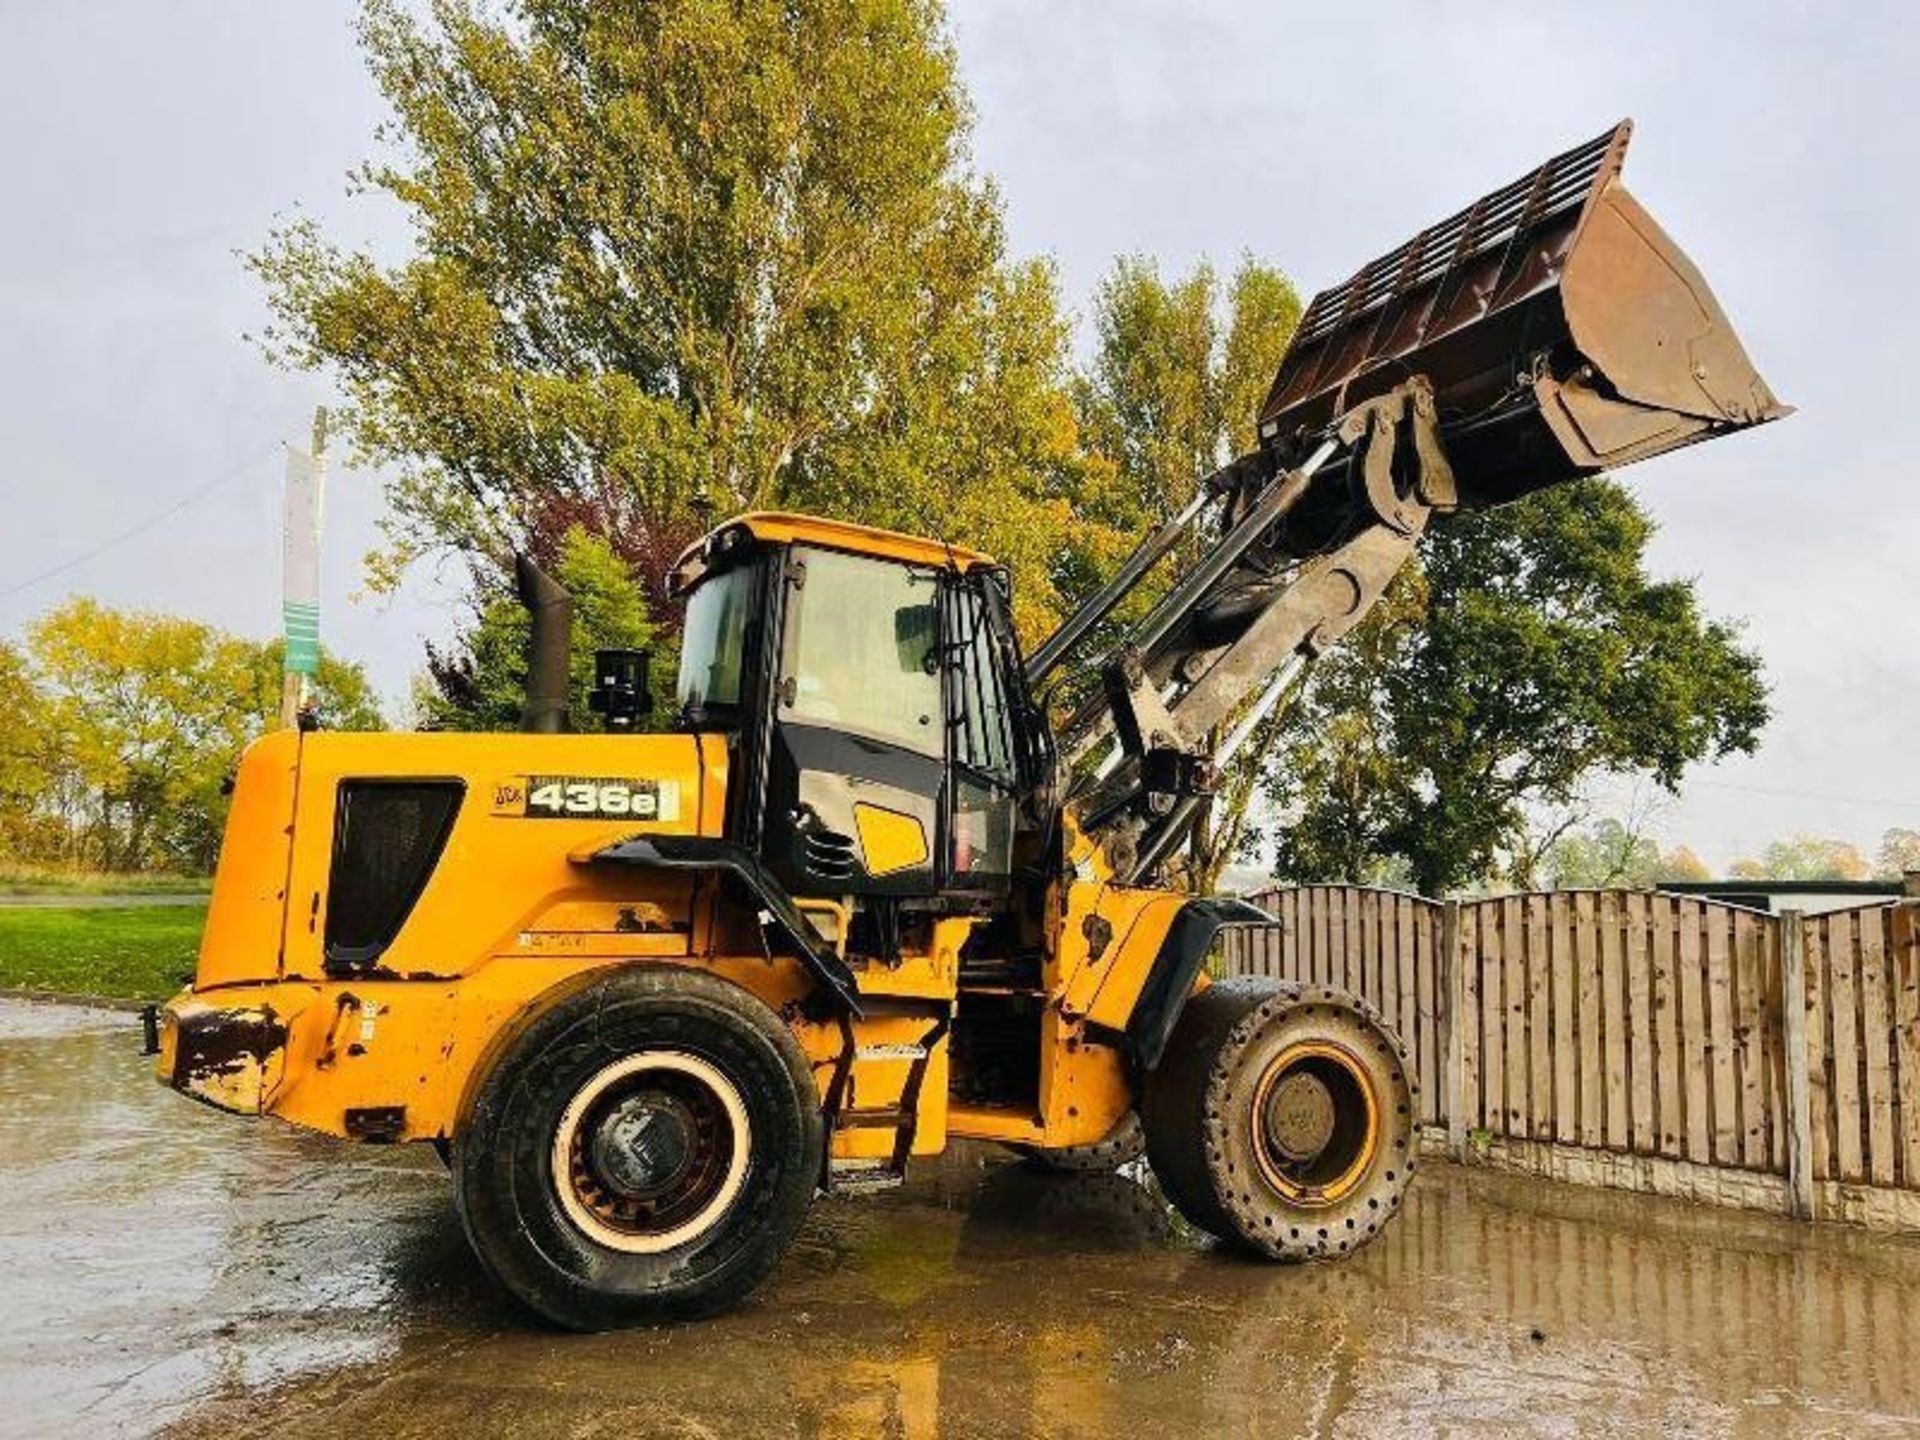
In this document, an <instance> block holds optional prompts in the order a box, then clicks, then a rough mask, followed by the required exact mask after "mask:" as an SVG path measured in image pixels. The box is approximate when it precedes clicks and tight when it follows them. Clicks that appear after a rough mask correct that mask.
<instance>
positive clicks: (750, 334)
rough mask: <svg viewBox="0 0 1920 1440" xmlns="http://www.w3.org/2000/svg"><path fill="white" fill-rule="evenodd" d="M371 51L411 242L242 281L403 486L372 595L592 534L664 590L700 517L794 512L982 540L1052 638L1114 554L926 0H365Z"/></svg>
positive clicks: (1047, 343) (370, 169)
mask: <svg viewBox="0 0 1920 1440" xmlns="http://www.w3.org/2000/svg"><path fill="white" fill-rule="evenodd" d="M360 40H361V45H362V48H363V50H364V52H365V54H366V57H367V61H368V64H369V66H370V68H371V70H372V72H373V75H374V78H375V80H376V82H377V83H378V85H379V87H380V89H381V91H382V93H383V95H384V96H385V98H386V100H387V103H388V104H389V106H390V107H391V110H392V115H393V119H392V123H391V125H390V126H388V127H386V128H385V130H384V131H383V136H384V138H386V139H387V140H389V141H390V142H392V145H393V153H392V154H391V156H390V157H389V158H387V159H385V160H382V161H378V162H375V163H371V164H369V165H368V166H366V167H365V168H364V170H363V171H362V172H361V183H362V184H364V185H365V186H366V187H368V188H369V189H372V190H375V191H378V192H383V193H384V194H385V195H387V196H389V197H391V198H392V199H393V200H395V201H397V202H398V203H399V204H400V205H401V206H402V207H403V208H404V209H405V211H406V212H407V214H408V215H409V217H410V218H411V220H412V222H413V227H414V235H415V251H414V253H413V254H412V255H411V256H410V257H408V258H407V259H405V260H404V261H402V262H401V263H399V264H396V265H383V264H381V263H380V262H378V261H377V260H375V259H374V258H373V257H371V256H369V255H366V254H358V253H351V252H348V251H346V250H343V249H341V248H339V247H338V246H336V245H335V244H333V243H331V242H330V241H329V240H328V239H327V238H326V237H325V236H324V235H323V234H322V233H321V232H320V231H319V229H318V228H317V227H316V226H315V225H314V224H312V223H311V222H307V221H294V222H292V223H290V224H287V225H284V226H283V227H282V228H280V229H279V230H278V231H276V232H275V233H274V234H273V235H272V237H271V238H270V239H269V241H268V242H267V244H266V245H265V246H264V247H263V248H262V249H261V250H260V252H259V253H257V254H256V255H254V256H253V257H252V261H251V263H252V266H253V268H254V269H255V270H256V271H257V272H258V274H259V275H260V276H261V278H262V279H263V280H264V282H265V284H266V287H267V292H268V296H269V300H270V303H271V306H272V309H273V312H274V317H275V319H274V323H273V325H272V326H271V328H270V329H269V330H268V332H267V333H266V335H265V336H264V337H263V339H264V343H265V346H266V348H267V350H268V352H269V354H270V355H272V356H274V357H275V358H277V359H279V360H282V361H284V362H286V363H290V364H292V365H295V366H299V367H304V368H321V369H326V370H329V371H331V372H332V373H333V374H334V375H336V376H337V377H338V379H339V380H340V382H341V384H342V385H343V387H344V388H345V390H346V393H347V395H348V397H349V399H350V401H351V415H350V418H351V433H352V436H353V438H354V441H355V444H356V446H357V448H358V450H359V452H360V453H361V454H362V456H363V457H364V458H367V459H369V460H371V461H373V462H375V463H378V464H380V465H382V466H383V467H385V468H386V469H387V471H388V473H390V474H391V475H392V476H393V477H394V479H393V480H392V482H391V484H390V486H389V497H390V500H391V503H392V515H391V520H390V529H389V544H388V546H387V547H386V549H385V550H384V551H383V552H382V554H381V555H380V556H379V557H377V558H376V562H375V565H374V578H375V580H376V581H377V582H387V581H391V580H393V579H394V578H396V577H397V575H398V573H399V571H400V569H401V568H403V567H404V566H405V564H406V563H407V562H408V561H409V560H410V559H411V558H412V557H413V556H415V555H417V554H419V553H421V552H422V551H425V550H451V551H453V552H455V553H458V554H461V555H463V556H466V557H469V558H470V559H472V560H474V561H475V563H476V564H477V566H478V570H479V574H478V577H477V584H478V588H479V590H480V592H481V593H482V595H483V596H484V595H485V594H486V592H487V591H488V590H489V589H490V588H496V589H497V587H498V586H499V585H500V583H501V577H502V576H504V574H505V572H506V567H507V561H508V558H509V555H510V553H511V552H512V550H514V549H515V548H518V547H529V546H530V547H532V548H535V549H536V550H537V549H538V547H539V545H540V544H541V543H542V542H541V536H542V535H543V534H549V535H551V534H557V533H559V532H561V531H564V530H565V529H566V528H567V526H568V525H570V524H572V523H575V522H580V523H585V524H587V525H588V528H590V529H594V530H596V531H598V532H599V533H600V534H602V535H604V536H605V537H606V538H607V539H608V540H609V541H610V542H611V543H612V544H613V545H614V547H615V549H616V551H617V552H618V553H619V554H620V555H621V556H622V558H624V559H626V560H627V561H628V562H629V563H630V564H633V565H635V566H636V567H637V568H639V569H640V570H641V572H642V574H643V578H644V581H645V583H647V584H648V585H650V586H651V585H654V584H656V583H657V582H656V577H657V576H658V574H659V572H660V570H662V569H664V565H663V564H662V563H661V561H662V559H663V557H665V556H667V555H670V554H671V552H672V551H673V550H674V549H675V548H677V547H678V545H679V544H682V543H684V542H685V541H686V540H687V539H690V538H692V536H693V535H695V534H696V533H698V531H699V530H700V529H701V528H702V527H703V525H704V522H705V515H706V512H707V509H708V507H711V508H712V509H713V510H717V511H719V512H721V513H728V512H732V511H735V510H740V509H747V508H764V507H785V508H797V509H808V510H814V511H818V512H822V513H825V514H830V515H838V516H844V517H848V518H853V519H859V520H863V521H868V522H871V523H879V524H895V525H909V526H911V527H912V528H915V529H922V530H927V531H931V532H934V533H940V534H944V535H946V536H948V537H950V538H953V539H955V540H961V541H968V542H973V543H979V544H981V545H982V546H983V547H984V548H986V549H988V550H990V551H992V552H993V553H996V554H998V555H1000V556H1001V558H1003V559H1007V560H1009V561H1012V562H1014V563H1016V564H1017V565H1018V566H1019V568H1020V573H1021V575H1022V579H1023V593H1022V595H1021V597H1020V605H1021V609H1020V612H1019V616H1020V620H1021V623H1022V626H1023V628H1024V629H1026V630H1027V631H1028V632H1029V633H1033V632H1034V631H1037V630H1038V629H1041V628H1043V627H1044V625H1045V623H1046V620H1047V618H1048V617H1049V616H1050V615H1051V614H1052V613H1053V611H1054V609H1055V608H1057V607H1056V606H1055V603H1054V601H1053V599H1052V594H1051V586H1052V582H1053V577H1054V576H1055V575H1056V574H1057V573H1072V572H1073V571H1074V570H1075V569H1076V568H1077V567H1079V566H1082V565H1084V564H1085V563H1086V562H1085V561H1084V559H1083V558H1082V557H1080V555H1079V551H1080V550H1082V549H1086V548H1087V547H1089V546H1090V547H1091V548H1092V550H1093V551H1094V552H1095V553H1105V552H1106V550H1108V549H1110V548H1111V547H1112V545H1113V542H1114V537H1112V536H1104V537H1103V536H1097V535H1096V536H1093V537H1090V538H1089V537H1088V536H1086V534H1085V532H1086V529H1087V527H1086V526H1085V525H1084V524H1083V523H1081V522H1080V521H1078V520H1077V519H1076V515H1075V510H1074V503H1073V502H1074V500H1075V498H1076V493H1077V488H1078V487H1079V486H1080V485H1081V484H1082V480H1081V477H1080V475H1079V465H1080V461H1079V457H1078V452H1077V446H1076V443H1075V434H1074V424H1073V415H1072V410H1071V405H1070V401H1069V397H1068V394H1067V390H1066V370H1065V356H1066V327H1065V324H1064V322H1063V320H1062V319H1061V316H1060V313H1059V306H1058V303H1057V298H1056V296H1055V293H1054V282H1053V277H1052V273H1051V271H1050V270H1049V269H1047V268H1046V267H1044V266H1040V265H1024V266H1018V265H1013V264H1010V263H1009V262H1008V261H1007V259H1006V253H1005V252H1006V238H1005V233H1004V224H1003V221H1002V217H1001V211H1000V203H999V199H998V197H997V196H996V195H995V193H994V192H993V190H992V188H991V187H990V186H989V185H987V184H985V183H983V182H982V181H980V180H979V179H977V178H976V177H974V176H973V175H972V174H971V172H970V171H969V169H968V154H967V139H968V104H967V100H966V96H965V94H964V91H963V89H962V86H961V84H960V81H959V78H958V75H957V71H956V63H955V57H954V51H953V47H952V44H951V42H950V40H949V39H948V37H947V35H946V33H945V31H944V29H943V20H942V10H941V6H940V5H939V4H938V3H937V0H864V3H861V4H858V5H851V4H846V3H844V0H779V3H776V0H742V3H726V4H722V3H716V0H654V3H648V4H644V5H632V4H615V3H611V0H503V3H502V4H500V5H497V6H496V5H485V4H481V3H479V0H438V3H436V4H434V5H433V6H432V7H431V8H430V11H429V12H428V15H427V16H426V17H425V18H421V17H418V16H416V14H415V12H414V10H413V8H412V7H410V6H406V5H403V4H401V3H399V0H368V3H367V4H366V6H365V9H364V11H363V17H362V21H361V25H360ZM959 476H964V477H965V479H966V484H965V485H957V484H955V483H954V480H955V478H956V477H959ZM650 598H651V599H653V600H654V601H656V602H658V601H659V600H660V598H661V597H660V596H659V594H658V592H657V590H655V591H654V592H653V593H652V594H651V596H650ZM657 608H658V610H659V614H660V616H661V618H662V619H664V620H667V621H669V622H672V621H673V619H674V617H673V616H672V614H671V613H670V612H669V611H668V610H667V609H666V608H664V607H657Z"/></svg>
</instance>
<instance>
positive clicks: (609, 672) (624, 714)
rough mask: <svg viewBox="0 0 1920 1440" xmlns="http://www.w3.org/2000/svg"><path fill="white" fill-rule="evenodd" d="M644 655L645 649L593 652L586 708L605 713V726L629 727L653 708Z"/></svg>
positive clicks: (610, 727)
mask: <svg viewBox="0 0 1920 1440" xmlns="http://www.w3.org/2000/svg"><path fill="white" fill-rule="evenodd" d="M647 658H648V657H647V652H646V651H645V650H596V651H594V652H593V689H591V690H589V691H588V692H587V708H588V709H589V710H591V711H593V713H594V714H596V715H602V716H605V717H606V722H607V729H609V730H616V731H617V730H631V729H633V727H634V726H635V725H636V724H637V723H639V720H640V717H641V716H643V715H645V714H646V713H647V712H648V711H650V710H652V709H653V691H652V690H651V689H649V688H648V685H647Z"/></svg>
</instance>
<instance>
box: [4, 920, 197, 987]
mask: <svg viewBox="0 0 1920 1440" xmlns="http://www.w3.org/2000/svg"><path fill="white" fill-rule="evenodd" d="M206 918H207V911H206V907H205V906H204V905H129V906H124V907H119V908H96V909H81V908H74V909H67V908H65V907H59V906H32V907H29V906H0V988H6V989H20V990H47V991H53V992H55V993H59V994H66V995H103V996H111V997H113V998H116V999H127V1000H164V999H166V997H167V996H169V995H171V994H173V992H174V991H176V990H178V989H179V988H180V986H181V983H182V980H183V977H184V976H185V975H186V974H187V973H188V972H189V971H191V970H192V969H193V962H194V956H195V955H196V954H197V953H198V952H199V949H200V928H201V926H202V924H204V923H205V921H206Z"/></svg>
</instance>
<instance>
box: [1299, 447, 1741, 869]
mask: <svg viewBox="0 0 1920 1440" xmlns="http://www.w3.org/2000/svg"><path fill="white" fill-rule="evenodd" d="M1652 533H1653V523H1652V521H1651V520H1650V519H1649V517H1648V516H1647V514H1646V512H1645V511H1644V510H1642V509H1641V507H1640V506H1639V504H1638V503H1637V502H1636V501H1635V500H1634V499H1633V497H1632V496H1631V494H1629V493H1628V491H1626V490H1625V489H1624V488H1623V487H1621V486H1620V485H1619V484H1618V483H1617V482H1614V481H1612V480H1609V479H1605V478H1600V479H1593V480H1585V481H1581V482H1577V483H1574V484H1568V485H1562V486H1557V487H1555V488H1553V489H1550V490H1545V491H1541V492H1539V493H1537V494H1534V495H1532V496H1529V497H1528V498H1526V499H1525V500H1522V501H1519V502H1517V503H1515V504H1512V505H1509V506H1506V507H1503V508H1500V509H1497V510H1490V511H1483V512H1478V513H1473V514H1463V515H1459V516H1454V517H1450V518H1448V519H1446V520H1443V521H1441V522H1439V523H1437V524H1436V526H1435V528H1434V530H1433V532H1432V533H1431V534H1430V535H1429V537H1428V538H1427V540H1426V541H1425V543H1424V544H1423V547H1422V550H1421V553H1420V556H1419V558H1418V560H1417V561H1416V563H1415V564H1414V565H1412V566H1410V567H1409V568H1408V569H1407V570H1406V571H1404V572H1403V573H1402V574H1401V576H1400V577H1399V578H1398V579H1397V580H1396V581H1395V583H1394V585H1393V586H1392V587H1390V591H1389V595H1388V597H1387V600H1386V602H1385V603H1383V604H1382V605H1381V606H1380V607H1378V608H1377V609H1376V610H1375V612H1374V613H1373V614H1372V615H1370V616H1369V617H1368V619H1367V620H1366V621H1365V622H1364V623H1363V624H1362V625H1361V626H1360V627H1358V628H1357V631H1356V633H1355V634H1354V635H1352V636H1350V637H1349V638H1348V641H1347V642H1346V643H1345V644H1344V645H1343V646H1342V647H1341V648H1339V649H1337V650H1335V651H1333V652H1332V653H1331V654H1329V655H1328V656H1327V657H1325V658H1324V659H1322V660H1321V661H1319V662H1318V663H1317V664H1316V667H1315V669H1314V671H1313V673H1312V674H1311V675H1310V676H1309V678H1308V680H1307V682H1306V685H1305V693H1304V695H1303V697H1302V701H1301V703H1300V704H1298V705H1297V706H1296V708H1295V710H1294V711H1293V713H1292V720H1291V723H1290V727H1289V733H1288V738H1287V740H1286V742H1285V747H1284V749H1283V752H1282V756H1281V763H1280V765H1279V766H1278V767H1276V768H1277V773H1276V779H1275V783H1274V784H1273V786H1272V788H1271V791H1270V794H1271V798H1272V799H1273V801H1274V803H1275V805H1276V808H1277V809H1278V811H1279V813H1280V815H1281V820H1280V822H1279V823H1278V825H1277V826H1276V839H1277V852H1278V860H1279V864H1278V873H1280V874H1282V875H1284V876H1287V877H1290V878H1293V879H1299V880H1314V879H1344V878H1347V871H1346V867H1347V866H1348V865H1350V864H1351V863H1352V857H1353V856H1354V855H1356V854H1369V855H1379V856H1383V857H1385V856H1399V857H1403V858H1404V859H1405V860H1406V862H1407V863H1408V864H1409V866H1410V868H1411V870H1412V873H1413V875H1414V878H1415V880H1416V882H1417V884H1418V885H1419V887H1420V889H1421V890H1422V891H1423V892H1425V893H1427V894H1440V893H1443V892H1444V891H1446V890H1448V889H1451V888H1454V887H1457V886H1460V885H1463V884H1466V883H1468V882H1470V881H1473V880H1477V879H1480V878H1483V877H1486V876H1488V875H1490V874H1491V873H1492V872H1493V871H1494V870H1495V869H1496V868H1497V867H1499V866H1500V865H1501V864H1502V863H1503V862H1507V863H1508V864H1509V868H1510V873H1509V878H1510V879H1513V880H1515V881H1516V882H1519V883H1530V882H1531V880H1532V878H1533V877H1532V876H1531V874H1530V873H1527V871H1528V868H1529V867H1527V866H1526V865H1525V864H1524V863H1522V864H1519V865H1514V864H1513V862H1514V861H1516V860H1521V861H1524V858H1525V856H1526V855H1527V854H1528V847H1527V844H1526V838H1527V816H1528V813H1529V810H1530V809H1537V808H1539V807H1543V806H1550V807H1566V806H1568V805H1569V804H1570V803H1571V802H1572V801H1573V800H1574V798H1575V797H1576V795H1577V794H1578V792H1579V790H1580V788H1581V787H1582V785H1583V784H1584V783H1585V782H1587V781H1588V780H1589V779H1590V778H1592V777H1594V776H1597V775H1603V774H1610V775H1629V774H1638V773H1645V774H1646V775H1647V776H1649V777H1650V778H1651V779H1652V780H1654V781H1655V782H1656V783H1658V784H1659V785H1660V786H1662V787H1663V788H1665V789H1667V790H1669V791H1670V790H1672V789H1673V788H1674V787H1675V786H1676V785H1677V784H1678V782H1679V779H1680V776H1681V775H1682V773H1683V772H1684V771H1685V769H1686V767H1687V766H1689V765H1691V764H1693V763H1695V762H1697V761H1700V760H1703V759H1707V758H1709V757H1715V756H1721V755H1725V754H1729V753H1732V752H1736V751H1751V750H1752V748H1753V747H1754V745H1755V744H1756V743H1757V740H1758V736H1759V733H1760V730H1761V727H1762V726H1763V725H1764V723H1765V721H1766V718H1767V699H1766V686H1765V683H1764V681H1763V680H1762V678H1761V666H1760V660H1759V657H1758V656H1757V655H1755V654H1754V653H1753V652H1751V651H1749V650H1747V649H1745V648H1744V647H1743V646H1742V645H1741V644H1740V639H1739V633H1738V631H1737V629H1736V628H1735V627H1734V626H1733V625H1730V624H1728V623H1726V622H1724V621H1718V620H1712V619H1708V618H1706V617H1705V616H1703V615H1702V614H1701V613H1700V606H1699V601H1698V598H1697V597H1696V595H1695V594H1694V590H1693V587H1692V585H1691V584H1689V583H1687V582H1685V581H1674V580H1667V581H1656V580H1654V579H1652V578H1650V577H1649V576H1648V574H1647V572H1646V563H1645V561H1646V546H1647V542H1648V540H1649V538H1650V537H1651V535H1652ZM1341 747H1357V748H1358V752H1359V753H1357V754H1355V755H1350V756H1344V757H1336V756H1332V755H1330V754H1329V751H1330V750H1337V749H1339V748H1341ZM1336 759H1337V760H1338V763H1337V764H1336V763H1335V761H1336ZM1337 773H1338V774H1347V775H1350V776H1355V775H1357V776H1360V777H1363V780H1362V783H1359V784H1357V785H1352V786H1349V787H1348V788H1347V789H1345V790H1337V789H1335V788H1334V787H1331V786H1330V785H1329V784H1328V782H1327V780H1326V778H1325V777H1327V776H1328V775H1330V774H1337Z"/></svg>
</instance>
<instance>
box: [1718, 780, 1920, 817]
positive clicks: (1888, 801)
mask: <svg viewBox="0 0 1920 1440" xmlns="http://www.w3.org/2000/svg"><path fill="white" fill-rule="evenodd" d="M1685 783H1686V785H1687V786H1688V787H1689V788H1691V787H1692V786H1695V785H1704V786H1706V787H1708V788H1709V789H1713V790H1739V791H1742V792H1744V793H1745V794H1748V795H1771V796H1773V797H1775V798H1777V799H1781V800H1823V801H1826V802H1827V803H1829V804H1833V805H1892V806H1895V807H1896V808H1899V809H1913V810H1920V800H1902V799H1898V798H1896V797H1893V796H1887V795H1823V794H1821V793H1820V792H1819V791H1817V790H1771V789H1768V788H1767V787H1766V786H1764V785H1734V784H1731V783H1730V782H1728V781H1725V780H1688V781H1687V782H1685Z"/></svg>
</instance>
